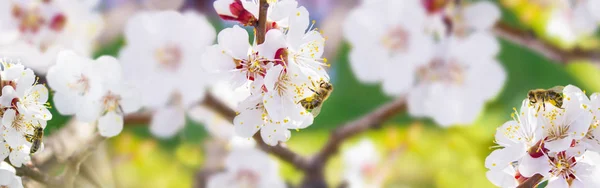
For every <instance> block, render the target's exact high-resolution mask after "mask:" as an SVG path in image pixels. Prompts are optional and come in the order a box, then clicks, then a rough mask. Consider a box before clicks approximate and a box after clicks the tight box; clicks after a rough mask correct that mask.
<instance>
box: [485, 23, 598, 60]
mask: <svg viewBox="0 0 600 188" xmlns="http://www.w3.org/2000/svg"><path fill="white" fill-rule="evenodd" d="M492 32H493V33H494V34H495V35H496V36H498V37H500V38H502V39H504V40H507V41H510V42H512V43H515V44H518V45H520V46H524V47H527V48H529V49H531V50H533V51H535V52H537V53H539V54H541V55H542V56H544V57H546V58H547V59H549V60H552V61H554V62H556V63H561V64H566V63H569V62H570V61H574V60H589V61H591V62H594V63H600V50H596V51H584V50H581V49H579V48H575V49H572V50H565V49H561V48H558V47H556V46H554V45H552V44H550V43H548V42H546V41H543V40H541V39H539V38H537V37H536V36H535V35H534V34H533V33H532V32H528V31H524V30H521V29H518V28H516V27H512V26H510V25H508V24H506V23H504V22H498V23H497V24H496V26H495V27H494V28H493V30H492Z"/></svg>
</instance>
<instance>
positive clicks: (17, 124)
mask: <svg viewBox="0 0 600 188" xmlns="http://www.w3.org/2000/svg"><path fill="white" fill-rule="evenodd" d="M11 127H12V128H14V129H15V130H17V131H21V130H22V129H25V128H26V127H27V124H26V123H25V120H24V119H23V115H21V114H19V113H17V114H16V115H15V119H14V120H13V122H12V124H11Z"/></svg>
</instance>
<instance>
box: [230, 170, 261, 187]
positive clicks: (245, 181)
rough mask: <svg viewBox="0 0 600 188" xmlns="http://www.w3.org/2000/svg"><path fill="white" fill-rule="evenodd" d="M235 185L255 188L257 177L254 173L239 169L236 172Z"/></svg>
mask: <svg viewBox="0 0 600 188" xmlns="http://www.w3.org/2000/svg"><path fill="white" fill-rule="evenodd" d="M235 179H236V183H237V185H238V187H244V188H256V187H258V180H259V176H258V174H256V172H254V171H252V170H248V169H241V170H239V171H238V172H237V174H236V176H235Z"/></svg>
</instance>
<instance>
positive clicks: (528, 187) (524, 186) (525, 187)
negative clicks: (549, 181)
mask: <svg viewBox="0 0 600 188" xmlns="http://www.w3.org/2000/svg"><path fill="white" fill-rule="evenodd" d="M543 178H544V176H542V175H540V174H535V175H533V176H531V177H530V178H528V179H527V180H525V181H524V182H523V183H521V184H520V185H519V186H517V188H533V187H535V186H536V185H537V184H539V183H540V181H542V179H543Z"/></svg>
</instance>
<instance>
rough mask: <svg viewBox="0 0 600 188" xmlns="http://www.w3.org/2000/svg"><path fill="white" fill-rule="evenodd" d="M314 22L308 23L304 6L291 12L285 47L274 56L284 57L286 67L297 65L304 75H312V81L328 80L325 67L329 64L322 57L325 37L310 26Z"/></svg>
mask: <svg viewBox="0 0 600 188" xmlns="http://www.w3.org/2000/svg"><path fill="white" fill-rule="evenodd" d="M314 24H315V22H314V21H313V22H312V25H310V19H309V12H308V11H307V10H306V8H304V7H300V8H298V9H296V11H295V12H291V15H290V16H289V27H288V28H287V30H286V31H287V32H286V35H285V39H286V42H287V48H286V49H285V51H283V52H282V51H279V53H278V54H276V55H275V56H276V58H281V59H284V61H285V62H286V65H287V66H288V67H292V66H295V67H298V69H299V70H298V71H300V72H301V73H303V74H305V76H304V77H306V78H309V76H312V79H314V80H312V81H318V80H319V79H325V80H329V75H328V74H327V72H326V71H325V67H329V66H330V65H329V64H327V59H326V58H322V56H323V52H324V50H325V38H323V36H322V35H321V33H319V32H318V31H317V30H316V29H313V28H312V27H313V26H314ZM284 55H285V57H283V56H284ZM278 56H281V57H278Z"/></svg>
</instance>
